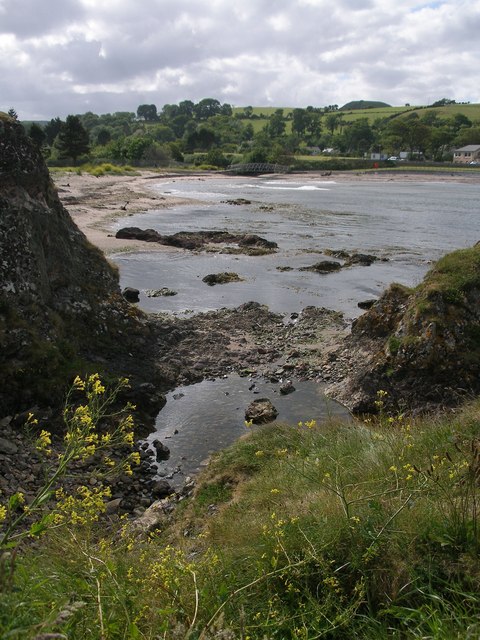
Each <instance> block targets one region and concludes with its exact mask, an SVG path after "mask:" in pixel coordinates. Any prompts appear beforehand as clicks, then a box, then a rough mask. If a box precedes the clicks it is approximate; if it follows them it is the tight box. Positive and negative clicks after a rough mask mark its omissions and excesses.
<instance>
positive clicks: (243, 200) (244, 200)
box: [222, 198, 252, 205]
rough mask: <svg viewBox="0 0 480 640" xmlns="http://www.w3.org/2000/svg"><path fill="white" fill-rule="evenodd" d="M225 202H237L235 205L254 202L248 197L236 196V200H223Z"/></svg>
mask: <svg viewBox="0 0 480 640" xmlns="http://www.w3.org/2000/svg"><path fill="white" fill-rule="evenodd" d="M222 203H223V204H235V205H246V204H252V201H251V200H247V199H246V198H235V199H234V200H222Z"/></svg>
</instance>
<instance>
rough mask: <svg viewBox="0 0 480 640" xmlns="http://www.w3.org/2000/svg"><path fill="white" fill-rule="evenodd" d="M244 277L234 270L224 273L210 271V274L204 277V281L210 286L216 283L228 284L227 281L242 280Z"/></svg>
mask: <svg viewBox="0 0 480 640" xmlns="http://www.w3.org/2000/svg"><path fill="white" fill-rule="evenodd" d="M241 281H242V278H240V276H239V275H238V273H235V272H233V271H230V272H228V271H224V272H223V273H210V274H209V275H208V276H205V277H204V278H202V282H205V283H206V284H208V285H209V286H210V287H213V286H214V285H216V284H226V283H227V282H241Z"/></svg>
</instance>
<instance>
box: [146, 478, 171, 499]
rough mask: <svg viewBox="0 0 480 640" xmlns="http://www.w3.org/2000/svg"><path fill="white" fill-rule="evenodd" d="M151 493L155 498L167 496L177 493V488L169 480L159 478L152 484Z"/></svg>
mask: <svg viewBox="0 0 480 640" xmlns="http://www.w3.org/2000/svg"><path fill="white" fill-rule="evenodd" d="M151 493H152V496H153V497H154V498H166V497H167V496H170V495H172V493H175V490H174V489H173V488H172V485H171V484H170V483H169V482H168V481H167V480H157V481H156V482H154V483H153V485H152V488H151Z"/></svg>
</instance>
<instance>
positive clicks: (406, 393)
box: [328, 247, 480, 413]
mask: <svg viewBox="0 0 480 640" xmlns="http://www.w3.org/2000/svg"><path fill="white" fill-rule="evenodd" d="M479 264H480V247H478V248H476V247H473V248H470V249H462V250H459V251H456V252H453V253H451V254H449V255H448V256H445V257H444V258H442V259H441V260H439V261H438V263H437V264H436V265H434V266H433V268H432V269H431V270H430V271H429V272H428V273H427V274H426V276H425V279H424V281H423V282H422V283H420V284H419V285H418V286H417V287H415V289H408V288H407V287H404V286H402V285H399V284H393V285H391V286H390V287H389V288H388V289H387V290H386V291H385V292H384V293H383V295H382V296H381V297H380V298H379V300H377V301H376V302H375V304H374V305H373V306H372V307H371V308H370V309H369V310H367V311H366V312H365V313H364V314H363V315H361V316H360V317H359V318H357V319H356V320H355V322H354V323H353V324H352V330H351V333H350V335H349V336H347V337H346V338H345V340H344V342H343V344H342V345H341V347H340V348H339V349H338V350H337V356H338V359H337V363H336V369H337V370H338V368H341V369H343V374H342V376H341V378H340V379H339V378H338V377H337V379H336V380H335V379H334V384H332V386H331V387H329V388H328V393H329V395H331V396H333V397H334V398H335V399H337V400H339V401H340V402H343V403H344V404H345V405H346V406H347V407H348V408H349V409H350V410H352V411H354V412H355V413H364V412H375V411H376V410H377V405H376V401H377V392H378V391H380V390H382V391H385V392H386V395H385V396H384V397H383V398H382V402H383V407H384V409H385V410H387V411H392V412H394V411H400V412H404V411H411V412H417V413H418V412H419V411H422V410H428V411H431V410H432V409H433V408H436V409H442V408H445V407H448V406H455V405H458V404H459V403H460V402H462V401H463V400H464V399H465V398H467V397H473V396H475V395H477V394H478V393H480V350H479V348H478V344H479V343H478V338H477V336H478V331H479V329H478V327H479V326H480V295H479V284H478V283H479V280H478V272H479V267H478V265H479ZM333 374H334V378H335V377H336V373H335V371H333Z"/></svg>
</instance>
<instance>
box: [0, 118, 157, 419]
mask: <svg viewBox="0 0 480 640" xmlns="http://www.w3.org/2000/svg"><path fill="white" fill-rule="evenodd" d="M0 256H1V257H0V417H1V416H2V415H5V414H6V413H7V412H13V411H19V410H22V409H26V408H29V407H31V406H32V404H33V403H35V402H39V403H42V404H52V403H55V402H57V401H58V400H59V399H60V398H61V396H62V395H63V393H64V390H65V385H66V384H68V382H69V381H70V380H71V377H72V376H73V375H75V374H77V373H82V372H83V371H92V370H100V371H103V372H106V373H107V374H110V373H111V374H114V375H127V376H129V375H133V376H134V378H135V380H136V382H137V383H141V382H142V381H145V380H152V379H153V380H155V378H156V377H157V374H156V372H155V366H154V364H153V362H152V360H151V357H150V356H148V355H147V354H148V352H149V348H148V344H149V340H150V339H151V338H152V333H151V331H152V330H151V328H150V325H149V323H148V321H147V319H146V318H145V317H144V316H143V315H142V314H140V313H138V312H137V310H136V309H135V308H132V307H131V306H130V305H129V304H128V303H127V302H126V301H125V300H124V299H123V298H122V296H121V293H120V290H119V286H118V277H117V273H116V270H115V268H114V267H112V266H111V265H110V264H109V263H108V262H107V261H106V260H105V258H104V256H103V254H101V252H100V251H98V250H97V249H96V248H94V247H93V246H92V245H91V244H90V243H89V242H88V241H87V239H86V238H85V236H84V235H83V233H82V232H81V231H79V229H78V228H77V227H76V225H75V224H74V222H73V221H72V219H71V218H70V216H69V214H68V212H67V211H66V210H65V209H64V208H63V206H62V205H61V203H60V201H59V199H58V197H57V193H56V190H55V187H54V186H53V183H52V182H51V180H50V177H49V173H48V169H47V167H46V166H45V163H44V161H43V159H42V157H41V154H40V153H39V151H37V150H36V149H35V148H34V147H33V145H32V144H31V142H30V140H29V139H28V137H27V136H26V135H25V133H24V131H23V128H22V127H21V125H19V124H18V123H17V122H15V121H13V120H12V119H10V118H8V117H7V116H5V115H4V114H0ZM143 351H145V353H142V356H141V358H139V360H141V361H142V362H141V366H140V365H139V364H138V360H136V359H135V358H132V356H131V355H130V354H132V353H134V354H137V355H138V354H139V353H140V352H143ZM150 351H151V350H150Z"/></svg>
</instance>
